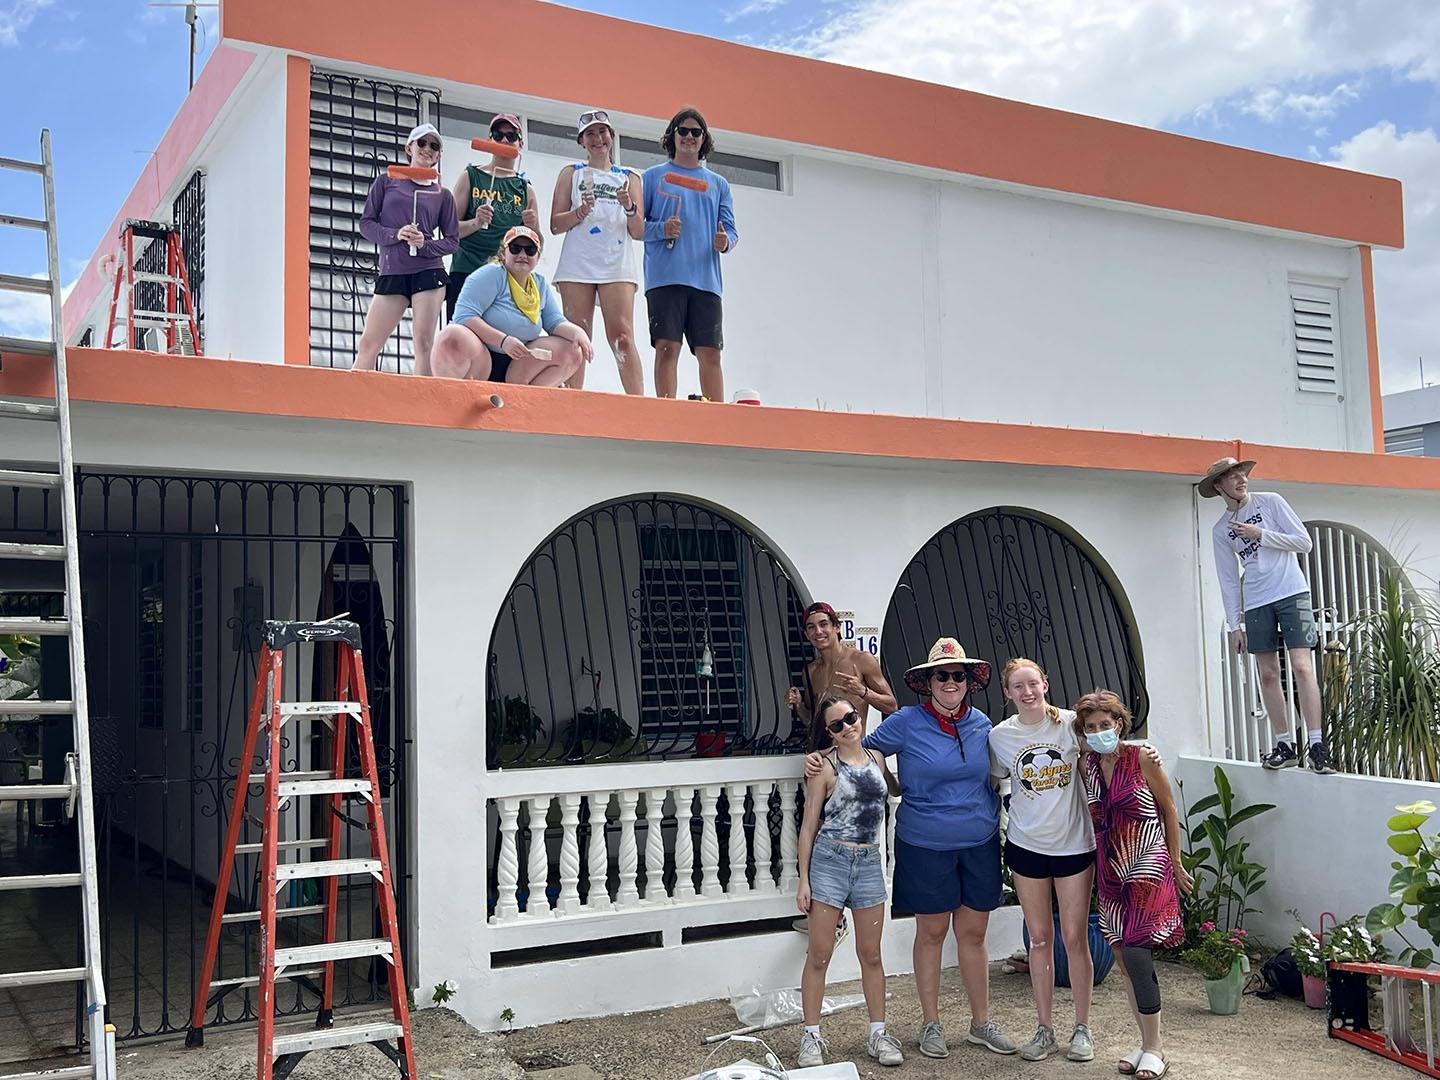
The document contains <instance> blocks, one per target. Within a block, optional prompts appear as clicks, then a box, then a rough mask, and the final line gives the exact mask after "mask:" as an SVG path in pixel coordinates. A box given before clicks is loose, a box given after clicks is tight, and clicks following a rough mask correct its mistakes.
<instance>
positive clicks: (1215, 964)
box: [1180, 922, 1250, 979]
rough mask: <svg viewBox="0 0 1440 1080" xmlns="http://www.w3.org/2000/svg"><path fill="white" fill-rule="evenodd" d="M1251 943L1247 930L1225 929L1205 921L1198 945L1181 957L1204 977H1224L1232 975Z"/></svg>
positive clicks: (1246, 953) (1247, 952)
mask: <svg viewBox="0 0 1440 1080" xmlns="http://www.w3.org/2000/svg"><path fill="white" fill-rule="evenodd" d="M1249 951H1250V942H1249V939H1248V937H1247V936H1246V933H1245V931H1244V930H1242V929H1240V928H1239V927H1235V928H1234V929H1233V930H1222V929H1220V928H1219V927H1217V926H1216V925H1215V924H1214V923H1213V922H1207V923H1202V924H1201V925H1200V933H1199V935H1198V936H1197V937H1196V939H1195V944H1193V945H1191V946H1190V947H1189V948H1188V949H1186V950H1185V951H1184V952H1182V953H1181V954H1180V959H1181V960H1183V961H1184V962H1185V963H1187V964H1189V965H1190V966H1191V967H1193V968H1194V969H1195V970H1196V971H1198V972H1199V973H1200V975H1201V977H1202V978H1206V979H1223V978H1224V977H1225V976H1226V975H1229V974H1230V969H1231V968H1233V967H1234V966H1235V961H1236V960H1237V959H1238V958H1240V957H1242V956H1247V955H1248V954H1249Z"/></svg>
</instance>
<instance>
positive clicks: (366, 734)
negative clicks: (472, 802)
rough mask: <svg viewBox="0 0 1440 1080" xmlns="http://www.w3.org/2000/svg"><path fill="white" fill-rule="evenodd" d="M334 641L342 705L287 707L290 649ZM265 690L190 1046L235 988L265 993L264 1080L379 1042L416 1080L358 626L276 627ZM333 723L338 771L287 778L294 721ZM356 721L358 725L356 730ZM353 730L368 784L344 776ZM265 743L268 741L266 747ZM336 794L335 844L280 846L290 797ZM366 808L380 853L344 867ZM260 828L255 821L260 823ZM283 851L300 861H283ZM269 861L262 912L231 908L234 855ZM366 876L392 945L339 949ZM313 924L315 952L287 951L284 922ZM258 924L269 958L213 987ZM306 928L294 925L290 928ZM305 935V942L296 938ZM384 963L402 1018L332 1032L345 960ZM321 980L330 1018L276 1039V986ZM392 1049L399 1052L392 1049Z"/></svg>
mask: <svg viewBox="0 0 1440 1080" xmlns="http://www.w3.org/2000/svg"><path fill="white" fill-rule="evenodd" d="M306 643H310V644H315V645H324V644H331V645H334V646H335V647H336V648H337V652H338V661H339V665H338V666H339V670H338V673H337V677H336V690H335V697H336V699H337V700H335V701H304V702H287V701H284V700H282V699H283V696H284V687H285V668H284V664H285V649H286V647H287V646H290V645H299V644H306ZM255 676H256V677H255V692H254V696H253V697H252V698H251V701H250V714H249V720H248V722H247V724H246V727H245V742H244V746H243V747H242V748H241V751H240V759H239V760H240V767H241V768H245V769H248V768H249V767H250V766H251V763H252V762H254V760H255V758H256V754H257V749H258V754H259V757H260V759H261V760H262V761H263V763H264V764H263V766H262V771H261V772H258V773H251V774H249V777H248V779H249V782H248V783H244V782H241V783H237V784H236V786H235V796H234V799H233V800H232V803H231V808H230V822H229V826H228V828H227V829H226V832H225V848H224V851H223V852H222V853H221V858H220V868H219V873H218V874H217V875H216V881H215V902H214V906H213V908H212V909H211V912H210V931H209V934H208V935H207V937H206V939H205V960H204V963H203V964H202V966H201V968H200V980H199V983H198V984H197V986H196V988H195V1003H194V1007H193V1008H192V1010H191V1013H190V1030H189V1031H188V1032H187V1034H186V1037H185V1045H186V1046H200V1045H203V1043H204V1041H205V1013H206V1010H207V1009H208V1008H209V1007H210V1006H211V1005H212V1004H213V1003H214V1001H212V999H211V997H210V994H211V991H212V990H216V991H219V993H218V994H217V995H216V998H215V999H214V1000H219V998H221V997H223V996H224V995H225V994H227V993H229V992H230V991H231V990H233V989H236V988H239V987H249V986H254V987H256V990H257V995H258V1003H257V1006H256V1011H257V1012H258V1014H259V1021H260V1032H259V1060H258V1064H257V1067H256V1072H255V1075H256V1077H257V1080H282V1078H283V1077H286V1076H289V1075H290V1072H291V1070H292V1069H294V1068H295V1066H296V1065H297V1064H299V1062H300V1059H301V1058H303V1057H304V1056H305V1055H306V1054H308V1053H310V1052H312V1051H316V1050H328V1049H335V1048H339V1047H344V1046H358V1045H361V1044H364V1043H370V1044H373V1045H374V1046H375V1047H376V1048H377V1049H378V1050H380V1051H381V1052H382V1053H384V1054H385V1056H386V1057H388V1058H390V1060H391V1061H393V1062H394V1063H395V1064H396V1065H397V1066H398V1069H399V1075H400V1076H402V1077H406V1078H413V1077H414V1076H415V1075H416V1074H415V1053H414V1046H413V1043H412V1042H411V1038H410V1010H409V1006H408V1002H407V998H406V993H405V975H404V972H405V965H404V963H403V962H402V959H401V956H400V931H399V925H398V922H397V919H396V914H395V889H394V878H393V877H392V876H391V872H390V848H389V844H388V843H387V841H386V836H385V817H384V814H383V813H382V812H381V802H380V796H381V791H380V778H379V775H378V772H377V769H376V764H375V741H374V738H373V736H372V732H371V728H370V701H369V697H368V694H367V692H366V688H365V670H364V666H363V664H362V663H361V659H360V627H359V626H358V625H356V624H355V623H353V622H348V621H344V620H341V619H339V618H335V619H327V620H325V621H324V622H273V621H272V622H267V623H266V624H265V630H264V644H263V646H262V648H261V650H260V663H259V666H258V667H257V669H256V673H255ZM303 718H308V719H311V720H314V719H326V718H328V719H327V721H326V722H328V723H330V724H331V725H332V728H333V732H334V734H333V736H332V738H331V739H330V751H331V753H330V769H329V771H327V772H284V771H282V765H283V761H282V754H281V745H282V744H281V737H282V734H283V731H284V727H285V724H286V723H287V721H290V720H292V719H296V720H298V719H303ZM352 721H353V725H352ZM352 727H353V731H354V735H355V742H356V745H357V749H358V751H359V758H358V760H359V771H360V775H359V776H358V777H346V776H345V763H346V760H347V754H346V750H347V748H348V742H349V739H348V735H349V732H350V730H351V729H352ZM262 735H263V736H264V742H263V744H262V743H261V742H260V740H261V736H262ZM262 784H263V785H264V794H263V796H262V800H263V807H262V811H261V817H260V819H259V823H260V842H259V843H258V844H241V843H240V826H241V824H242V823H243V822H244V821H245V820H246V813H245V805H246V801H247V799H248V798H249V792H250V789H251V788H252V787H255V786H257V785H262ZM317 795H318V796H328V797H329V812H328V813H327V814H326V815H325V836H324V837H323V838H320V839H318V840H286V841H282V840H281V839H280V837H279V816H280V804H281V802H283V801H285V800H288V799H301V798H307V797H311V796H317ZM346 799H358V800H362V801H363V802H364V803H365V808H366V813H367V815H368V830H369V836H370V853H369V855H368V856H366V857H363V858H341V857H340V838H341V834H342V831H343V830H346V829H348V828H349V827H350V818H349V816H348V815H347V814H346V813H345V810H344V801H345V800H346ZM250 820H252V821H254V820H255V819H253V818H251V819H250ZM322 847H323V848H324V849H325V853H324V855H323V857H322V858H320V859H316V860H309V861H307V860H306V858H305V856H306V855H307V854H308V853H309V852H311V851H313V850H315V849H317V848H322ZM282 852H285V853H287V854H289V855H290V856H291V857H292V860H291V861H282V860H281V858H280V855H281V853H282ZM237 854H241V855H256V854H258V855H259V857H260V864H259V884H260V889H259V892H260V910H259V911H235V912H227V911H226V902H227V899H228V898H229V896H230V875H231V871H232V869H233V867H234V862H235V857H236V855H237ZM360 874H368V875H369V876H371V877H372V878H374V880H375V899H376V906H377V908H378V911H379V917H380V927H381V933H382V935H383V936H381V937H377V938H370V939H356V940H349V941H337V940H336V938H335V932H336V926H337V923H338V917H337V916H338V906H339V892H340V879H341V878H342V877H349V876H351V875H360ZM317 879H318V880H321V881H323V882H324V885H323V888H324V893H325V897H324V902H323V903H320V904H311V905H302V906H296V905H294V904H293V903H292V904H291V905H290V906H287V907H278V906H277V899H278V895H279V894H280V893H281V892H282V891H285V892H287V893H288V892H289V890H287V889H286V886H287V885H289V884H290V883H291V882H296V881H306V880H317ZM311 917H320V918H322V919H323V931H322V933H321V936H320V940H319V942H318V943H316V944H311V945H293V946H286V947H283V948H282V947H280V945H279V942H278V941H277V939H276V928H277V926H279V925H280V924H281V921H282V920H286V921H287V922H289V921H290V920H297V921H298V920H300V919H305V918H311ZM256 922H258V923H259V924H260V933H259V956H258V958H257V964H256V974H254V975H248V974H247V975H243V976H240V977H237V978H229V979H218V980H217V979H212V976H213V974H214V970H215V959H216V956H217V953H218V951H219V945H220V934H221V932H222V931H223V930H224V929H225V927H227V926H230V925H235V924H246V923H250V924H253V923H256ZM290 925H296V923H290ZM297 937H298V934H297ZM373 957H380V958H382V959H384V960H385V961H386V962H387V963H388V964H389V969H388V975H389V978H388V980H387V982H388V984H389V990H390V1011H391V1015H392V1019H391V1020H389V1021H384V1022H379V1023H374V1022H372V1023H365V1024H358V1025H351V1026H349V1027H332V1026H331V1025H332V1024H333V1022H334V1012H333V1009H334V1002H335V961H337V960H342V961H343V960H353V959H359V958H366V959H368V958H373ZM311 976H320V977H321V979H322V986H323V990H322V997H321V1002H320V1012H319V1014H318V1016H317V1017H316V1024H315V1026H316V1028H317V1029H318V1030H313V1031H301V1032H297V1033H294V1034H285V1035H277V1034H275V984H276V981H277V980H279V979H296V978H304V977H311ZM392 1043H393V1044H394V1045H392Z"/></svg>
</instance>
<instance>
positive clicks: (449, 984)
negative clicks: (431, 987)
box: [430, 979, 460, 1005]
mask: <svg viewBox="0 0 1440 1080" xmlns="http://www.w3.org/2000/svg"><path fill="white" fill-rule="evenodd" d="M459 992H460V984H459V983H457V982H456V981H455V980H454V979H446V980H445V981H444V982H442V983H436V984H435V992H434V993H433V994H431V995H430V1000H431V1001H433V1002H435V1004H436V1005H444V1004H445V1003H446V1002H447V1001H449V1000H450V999H451V998H452V997H454V996H455V995H456V994H458V993H459Z"/></svg>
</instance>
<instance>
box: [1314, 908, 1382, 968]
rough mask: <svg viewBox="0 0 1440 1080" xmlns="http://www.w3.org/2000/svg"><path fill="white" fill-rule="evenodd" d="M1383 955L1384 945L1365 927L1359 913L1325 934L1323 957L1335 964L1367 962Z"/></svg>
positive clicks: (1380, 958)
mask: <svg viewBox="0 0 1440 1080" xmlns="http://www.w3.org/2000/svg"><path fill="white" fill-rule="evenodd" d="M1385 957H1386V950H1385V948H1384V946H1382V945H1381V944H1380V941H1379V938H1378V937H1377V936H1375V935H1372V934H1371V933H1370V931H1369V930H1367V929H1365V927H1364V925H1363V924H1362V923H1361V916H1359V915H1355V916H1352V917H1351V918H1350V919H1349V920H1347V921H1346V922H1343V923H1341V924H1340V925H1339V926H1337V927H1335V929H1334V930H1331V931H1330V933H1329V934H1327V935H1326V936H1325V959H1326V960H1333V961H1335V962H1336V963H1337V964H1368V963H1371V962H1373V961H1376V960H1383V959H1385Z"/></svg>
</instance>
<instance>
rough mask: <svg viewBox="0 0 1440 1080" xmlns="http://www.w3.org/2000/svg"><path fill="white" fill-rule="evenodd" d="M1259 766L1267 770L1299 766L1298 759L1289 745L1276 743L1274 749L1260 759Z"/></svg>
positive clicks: (1293, 748)
mask: <svg viewBox="0 0 1440 1080" xmlns="http://www.w3.org/2000/svg"><path fill="white" fill-rule="evenodd" d="M1260 764H1261V765H1263V766H1264V767H1265V768H1267V769H1292V768H1294V767H1295V766H1296V765H1299V764H1300V757H1299V755H1297V754H1296V753H1295V747H1293V746H1291V745H1290V744H1289V743H1284V742H1282V743H1276V744H1275V749H1274V750H1271V751H1270V753H1268V754H1266V755H1265V756H1264V757H1263V758H1261V759H1260Z"/></svg>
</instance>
